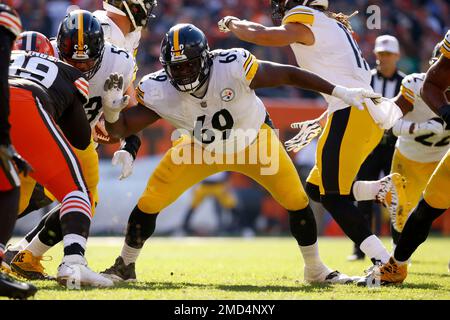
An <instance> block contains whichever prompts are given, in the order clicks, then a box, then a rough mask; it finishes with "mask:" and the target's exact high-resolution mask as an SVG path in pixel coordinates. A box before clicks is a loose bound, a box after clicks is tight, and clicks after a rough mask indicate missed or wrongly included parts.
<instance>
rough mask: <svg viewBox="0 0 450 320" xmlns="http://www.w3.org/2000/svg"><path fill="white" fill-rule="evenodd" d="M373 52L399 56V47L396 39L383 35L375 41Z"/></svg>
mask: <svg viewBox="0 0 450 320" xmlns="http://www.w3.org/2000/svg"><path fill="white" fill-rule="evenodd" d="M374 52H375V53H378V52H390V53H397V54H400V45H399V43H398V40H397V38H396V37H393V36H390V35H387V34H385V35H382V36H379V37H378V38H377V39H376V40H375V50H374Z"/></svg>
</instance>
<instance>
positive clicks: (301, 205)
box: [280, 190, 309, 211]
mask: <svg viewBox="0 0 450 320" xmlns="http://www.w3.org/2000/svg"><path fill="white" fill-rule="evenodd" d="M280 204H281V205H282V206H283V208H285V209H286V210H288V211H298V210H302V209H305V208H306V207H307V206H308V205H309V199H308V196H307V195H306V193H304V192H299V191H298V190H292V191H289V192H286V193H285V194H284V195H283V199H282V201H281V203H280Z"/></svg>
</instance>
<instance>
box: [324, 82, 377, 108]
mask: <svg viewBox="0 0 450 320" xmlns="http://www.w3.org/2000/svg"><path fill="white" fill-rule="evenodd" d="M331 95H332V96H333V97H336V98H339V99H341V100H343V101H344V102H345V103H346V104H348V105H349V106H352V107H356V108H358V109H359V110H364V100H366V99H380V98H381V95H380V94H378V93H375V92H373V91H370V90H366V89H362V88H346V87H342V86H336V87H335V88H334V90H333V92H332V94H331Z"/></svg>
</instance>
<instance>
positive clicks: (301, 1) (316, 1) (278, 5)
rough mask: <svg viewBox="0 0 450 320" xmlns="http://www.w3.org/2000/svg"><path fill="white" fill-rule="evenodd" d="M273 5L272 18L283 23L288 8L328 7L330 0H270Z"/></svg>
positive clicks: (276, 22)
mask: <svg viewBox="0 0 450 320" xmlns="http://www.w3.org/2000/svg"><path fill="white" fill-rule="evenodd" d="M270 4H271V6H272V20H273V23H274V24H275V25H279V24H281V21H282V20H283V17H284V14H285V13H286V10H290V9H292V8H294V7H295V6H307V7H319V8H322V9H324V10H327V9H328V0H270Z"/></svg>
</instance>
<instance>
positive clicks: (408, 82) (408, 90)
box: [400, 73, 423, 104]
mask: <svg viewBox="0 0 450 320" xmlns="http://www.w3.org/2000/svg"><path fill="white" fill-rule="evenodd" d="M422 83H423V77H420V75H419V74H416V73H413V74H410V75H407V76H406V77H405V78H404V79H403V81H402V85H401V87H400V93H401V95H402V96H403V98H405V99H406V100H407V101H408V102H409V103H411V104H414V103H415V101H416V98H417V96H418V95H420V87H421V85H422Z"/></svg>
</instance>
